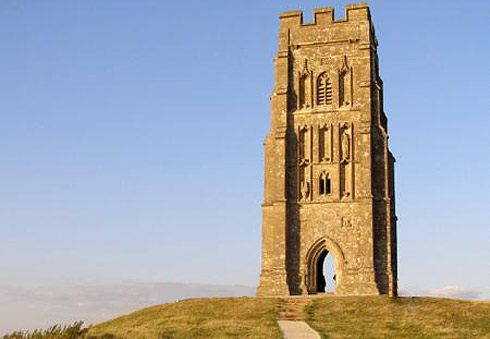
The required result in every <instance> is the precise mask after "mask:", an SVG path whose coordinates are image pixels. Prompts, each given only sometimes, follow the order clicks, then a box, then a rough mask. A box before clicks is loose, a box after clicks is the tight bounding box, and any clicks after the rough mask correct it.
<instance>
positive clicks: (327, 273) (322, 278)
mask: <svg viewBox="0 0 490 339" xmlns="http://www.w3.org/2000/svg"><path fill="white" fill-rule="evenodd" d="M316 272H317V276H316V279H317V281H316V291H317V293H334V292H335V279H336V276H335V260H334V258H333V257H332V255H331V254H329V252H328V251H327V250H324V251H323V252H322V253H321V254H320V256H319V257H318V261H317V266H316Z"/></svg>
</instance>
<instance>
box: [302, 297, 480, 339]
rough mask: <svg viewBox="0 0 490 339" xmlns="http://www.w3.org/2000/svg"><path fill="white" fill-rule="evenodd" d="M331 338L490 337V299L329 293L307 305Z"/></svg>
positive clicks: (314, 322) (313, 319) (323, 332)
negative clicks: (465, 299) (366, 295)
mask: <svg viewBox="0 0 490 339" xmlns="http://www.w3.org/2000/svg"><path fill="white" fill-rule="evenodd" d="M306 311H307V313H308V322H309V324H310V326H311V327H313V328H314V329H315V330H317V331H318V332H319V333H320V334H321V335H322V336H323V338H325V339H326V338H328V339H344V338H356V339H361V338H362V339H380V338H385V339H387V338H393V339H395V338H396V339H405V338H406V339H438V338H441V339H442V338H444V339H467V338H468V339H470V338H478V339H484V338H487V339H488V338H490V303H489V302H472V301H462V300H452V299H440V298H418V297H412V298H410V297H400V298H396V299H390V298H387V297H384V296H379V297H378V296H376V297H326V298H315V299H313V302H312V303H311V304H310V306H309V307H308V308H307V310H306Z"/></svg>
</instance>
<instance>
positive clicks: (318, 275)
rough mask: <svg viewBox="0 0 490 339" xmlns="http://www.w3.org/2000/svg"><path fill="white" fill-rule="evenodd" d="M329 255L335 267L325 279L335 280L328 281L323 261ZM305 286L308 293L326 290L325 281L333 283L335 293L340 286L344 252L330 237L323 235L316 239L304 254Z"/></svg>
mask: <svg viewBox="0 0 490 339" xmlns="http://www.w3.org/2000/svg"><path fill="white" fill-rule="evenodd" d="M328 257H331V260H330V263H332V262H333V265H334V267H335V273H333V272H332V273H333V276H330V275H332V274H330V275H327V279H329V280H333V278H334V277H335V282H333V281H328V280H326V278H325V273H326V272H325V265H324V264H325V261H326V260H327V259H328ZM306 264H307V268H306V286H307V289H308V293H310V294H316V293H324V292H326V291H327V289H326V286H327V283H329V284H330V286H332V285H333V284H334V283H335V291H330V290H328V292H334V293H337V292H338V291H339V288H341V286H342V276H343V270H344V254H343V253H342V250H341V249H340V247H339V246H338V245H337V244H336V243H335V242H334V241H333V240H331V239H329V238H327V237H324V238H322V239H320V240H318V241H317V242H316V243H315V244H314V245H313V246H311V248H310V250H309V251H308V254H307V255H306Z"/></svg>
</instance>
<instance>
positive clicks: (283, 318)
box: [277, 297, 321, 339]
mask: <svg viewBox="0 0 490 339" xmlns="http://www.w3.org/2000/svg"><path fill="white" fill-rule="evenodd" d="M310 302H311V299H310V298H301V297H291V298H286V299H284V303H283V304H282V305H281V307H280V308H279V320H278V321H277V322H278V324H279V327H280V328H281V330H282V333H283V334H284V339H321V338H320V335H319V334H318V333H317V332H316V331H315V330H313V329H312V328H311V327H310V326H308V324H307V323H306V322H304V318H305V317H304V308H305V307H306V306H307V305H308V304H309V303H310Z"/></svg>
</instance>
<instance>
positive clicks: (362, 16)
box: [279, 3, 371, 28]
mask: <svg viewBox="0 0 490 339" xmlns="http://www.w3.org/2000/svg"><path fill="white" fill-rule="evenodd" d="M279 18H280V19H281V26H283V27H288V28H292V27H294V26H314V25H318V24H320V25H321V24H335V23H340V22H356V21H357V22H358V21H365V20H368V21H371V13H370V11H369V6H368V5H367V4H366V3H359V4H349V5H346V6H345V16H344V18H343V19H338V20H336V19H335V15H334V9H333V7H325V8H315V9H314V10H313V22H312V23H305V22H303V11H301V10H296V11H286V12H283V13H281V14H280V15H279Z"/></svg>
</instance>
